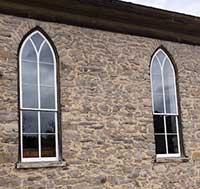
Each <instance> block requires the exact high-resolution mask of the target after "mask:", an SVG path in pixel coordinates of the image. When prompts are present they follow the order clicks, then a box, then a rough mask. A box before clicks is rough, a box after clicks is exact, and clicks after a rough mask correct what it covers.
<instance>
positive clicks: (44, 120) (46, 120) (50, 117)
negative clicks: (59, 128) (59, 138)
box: [40, 112, 55, 133]
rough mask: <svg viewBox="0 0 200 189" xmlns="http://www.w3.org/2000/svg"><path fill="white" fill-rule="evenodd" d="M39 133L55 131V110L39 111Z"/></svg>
mask: <svg viewBox="0 0 200 189" xmlns="http://www.w3.org/2000/svg"><path fill="white" fill-rule="evenodd" d="M40 119H41V133H55V112H41V113H40Z"/></svg>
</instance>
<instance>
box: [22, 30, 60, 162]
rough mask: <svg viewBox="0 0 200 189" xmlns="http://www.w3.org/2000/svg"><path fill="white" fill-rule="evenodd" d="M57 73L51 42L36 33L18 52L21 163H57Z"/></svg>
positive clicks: (27, 38) (27, 39)
mask: <svg viewBox="0 0 200 189" xmlns="http://www.w3.org/2000/svg"><path fill="white" fill-rule="evenodd" d="M56 69H57V68H56V58H55V52H54V50H53V48H52V46H51V44H50V42H49V41H48V40H47V38H46V37H45V36H44V34H42V33H41V32H40V31H38V30H35V31H33V32H32V33H31V34H29V35H28V36H27V37H26V38H25V40H24V41H23V43H22V45H21V48H20V52H19V78H20V142H21V144H20V150H21V154H20V155H21V161H22V162H37V161H56V160H58V154H59V152H58V151H59V150H58V102H57V73H56Z"/></svg>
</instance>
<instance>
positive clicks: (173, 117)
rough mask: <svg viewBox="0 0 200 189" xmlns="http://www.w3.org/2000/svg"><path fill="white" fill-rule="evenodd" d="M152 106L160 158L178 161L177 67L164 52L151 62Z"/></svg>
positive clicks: (158, 53) (157, 151) (160, 51)
mask: <svg viewBox="0 0 200 189" xmlns="http://www.w3.org/2000/svg"><path fill="white" fill-rule="evenodd" d="M151 87H152V105H153V118H154V131H155V144H156V155H157V157H179V156H180V155H181V152H180V136H179V130H180V129H179V124H178V123H179V121H178V119H179V112H178V103H177V90H176V75H175V70H174V66H173V64H172V62H171V60H170V58H169V57H168V56H167V54H166V53H165V52H164V51H163V50H162V49H158V50H157V51H156V53H155V54H154V56H153V57H152V60H151Z"/></svg>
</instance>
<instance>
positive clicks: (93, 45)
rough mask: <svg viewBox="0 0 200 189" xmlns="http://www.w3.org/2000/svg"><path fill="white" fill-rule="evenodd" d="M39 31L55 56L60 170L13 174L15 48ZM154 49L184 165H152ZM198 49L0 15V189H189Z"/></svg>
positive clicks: (197, 164)
mask: <svg viewBox="0 0 200 189" xmlns="http://www.w3.org/2000/svg"><path fill="white" fill-rule="evenodd" d="M37 25H38V26H40V27H41V28H43V29H44V31H45V32H46V33H47V34H48V35H49V37H50V38H51V39H52V41H53V42H54V44H55V47H56V49H57V52H58V56H59V62H58V65H59V70H58V71H59V75H60V92H61V93H60V97H61V99H60V102H61V126H62V141H63V158H64V159H65V161H66V162H67V163H68V164H69V166H67V167H56V168H55V167H54V168H53V167H52V168H40V169H15V163H16V162H17V161H18V148H19V144H18V143H19V140H18V137H19V136H18V131H19V126H18V121H19V120H18V119H19V113H18V72H17V68H18V65H17V64H18V57H17V53H18V48H19V44H20V42H21V40H22V38H23V37H24V35H25V34H26V33H27V32H28V31H30V30H31V29H32V28H34V27H35V26H37ZM160 45H163V46H164V47H165V48H166V49H167V50H168V51H169V52H170V53H171V55H172V57H173V60H174V63H175V67H176V68H177V83H178V86H179V87H178V89H179V97H180V110H181V111H180V112H181V118H182V120H181V124H182V126H183V137H184V147H185V151H186V155H187V156H188V159H187V161H185V160H183V161H182V160H181V161H174V160H173V161H170V160H169V159H168V160H167V161H162V162H158V161H157V162H155V161H154V160H155V145H154V133H153V132H154V128H153V119H152V110H151V106H152V104H151V103H152V102H151V84H150V70H149V65H150V59H151V56H152V54H153V53H154V51H155V50H156V49H157V48H158V47H159V46H160ZM199 61H200V47H198V46H191V45H185V44H178V43H172V42H167V41H160V40H155V39H150V38H144V37H137V36H130V35H123V34H117V33H111V32H105V31H99V30H92V29H86V28H80V27H74V26H69V25H62V24H56V23H48V22H40V21H36V20H30V19H25V18H18V17H13V16H6V15H0V90H1V92H0V129H1V132H0V166H1V167H0V188H2V189H11V188H13V189H18V188H20V189H22V188H23V189H34V188H35V189H36V188H37V189H38V188H41V189H43V188H44V189H46V188H52V189H169V188H170V189H171V188H173V189H188V188H189V189H199V188H200V171H199V170H200V152H199V145H200V131H199V128H200V116H199V115H200V100H199V94H200V85H199V82H200V79H199V74H200V64H199Z"/></svg>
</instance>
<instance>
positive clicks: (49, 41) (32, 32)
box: [18, 26, 59, 62]
mask: <svg viewBox="0 0 200 189" xmlns="http://www.w3.org/2000/svg"><path fill="white" fill-rule="evenodd" d="M37 35H38V36H41V38H43V39H44V40H46V42H47V44H48V46H49V48H51V51H52V53H53V54H54V56H55V57H54V58H55V62H59V58H58V57H59V56H58V52H57V49H56V46H55V44H54V42H53V41H52V39H51V38H50V37H49V35H48V34H47V33H46V32H45V31H44V30H43V29H42V28H41V27H39V26H36V27H34V28H32V29H31V30H30V31H28V32H27V33H26V34H25V35H24V37H23V38H22V40H21V42H20V44H19V48H18V55H19V57H20V55H21V51H22V50H23V46H24V44H25V43H26V42H27V40H28V39H29V38H30V37H33V38H35V37H36V36H37ZM36 50H37V49H36Z"/></svg>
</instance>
